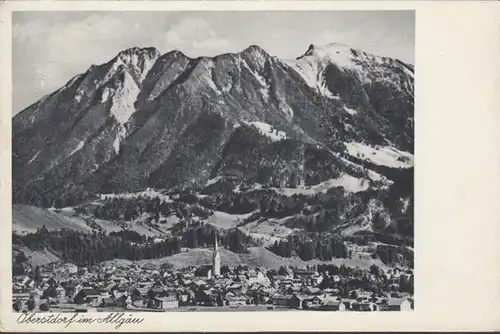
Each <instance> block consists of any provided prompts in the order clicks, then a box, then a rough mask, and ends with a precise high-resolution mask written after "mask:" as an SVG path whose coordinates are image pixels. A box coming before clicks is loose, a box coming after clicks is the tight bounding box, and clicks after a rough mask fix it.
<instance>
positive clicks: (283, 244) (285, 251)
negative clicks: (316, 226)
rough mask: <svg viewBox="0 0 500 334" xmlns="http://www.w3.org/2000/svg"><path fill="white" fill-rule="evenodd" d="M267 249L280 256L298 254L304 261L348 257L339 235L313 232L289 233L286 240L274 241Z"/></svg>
mask: <svg viewBox="0 0 500 334" xmlns="http://www.w3.org/2000/svg"><path fill="white" fill-rule="evenodd" d="M269 250H271V251H272V252H273V253H275V254H277V255H279V256H282V257H293V256H298V257H299V258H300V259H302V260H304V261H309V260H313V259H318V260H321V261H330V260H332V259H333V258H348V257H349V253H348V251H347V247H346V246H345V244H344V240H343V239H342V237H341V236H339V235H334V234H333V235H332V234H323V233H315V232H313V233H307V234H293V235H290V236H288V238H287V239H286V240H279V241H275V243H274V245H272V246H271V247H270V248H269Z"/></svg>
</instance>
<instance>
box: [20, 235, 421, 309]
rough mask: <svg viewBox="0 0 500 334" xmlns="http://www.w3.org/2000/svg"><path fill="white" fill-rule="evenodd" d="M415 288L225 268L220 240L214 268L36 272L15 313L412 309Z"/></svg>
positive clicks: (284, 270) (378, 272) (335, 271)
mask: <svg viewBox="0 0 500 334" xmlns="http://www.w3.org/2000/svg"><path fill="white" fill-rule="evenodd" d="M319 267H321V268H319ZM328 269H330V270H331V272H329V271H328ZM412 291H413V272H412V270H409V269H408V270H402V269H399V268H391V269H388V270H385V271H384V270H382V269H380V268H378V267H375V266H372V267H371V268H370V269H369V270H366V269H364V270H363V269H360V268H347V267H340V268H338V267H329V266H328V265H325V266H321V265H320V266H316V268H315V267H306V268H290V267H286V266H281V267H280V268H279V269H278V270H276V269H266V268H248V267H247V266H243V265H238V266H237V267H235V268H229V267H228V266H222V267H221V260H220V255H219V249H218V245H217V240H216V242H215V247H214V253H213V259H212V264H211V265H204V266H198V267H194V266H190V267H186V268H181V269H174V268H173V267H172V266H171V265H169V264H164V265H160V266H158V265H156V264H154V263H146V264H144V265H142V266H139V265H137V264H132V265H130V264H127V265H117V264H113V263H101V264H99V265H96V266H93V267H91V268H86V267H77V266H76V265H74V264H70V263H53V264H49V265H46V266H43V267H37V268H36V269H34V270H33V271H32V272H31V273H29V274H27V275H20V276H14V277H13V285H12V302H13V309H14V311H16V312H58V313H59V312H72V313H73V312H116V311H127V312H134V311H136V312H141V311H142V312H165V311H251V310H255V311H268V310H276V311H280V310H293V309H297V310H318V311H411V310H412V309H413V295H412V293H411V292H412Z"/></svg>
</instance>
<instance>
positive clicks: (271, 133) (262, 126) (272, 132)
mask: <svg viewBox="0 0 500 334" xmlns="http://www.w3.org/2000/svg"><path fill="white" fill-rule="evenodd" d="M244 122H245V121H244ZM245 124H247V125H250V126H253V127H254V128H256V129H257V130H258V131H259V133H260V134H261V135H263V136H266V137H268V138H269V139H271V140H272V141H280V140H283V139H286V138H287V135H286V133H285V132H283V131H280V130H277V129H274V128H273V126H272V125H271V124H267V123H264V122H259V121H256V122H245Z"/></svg>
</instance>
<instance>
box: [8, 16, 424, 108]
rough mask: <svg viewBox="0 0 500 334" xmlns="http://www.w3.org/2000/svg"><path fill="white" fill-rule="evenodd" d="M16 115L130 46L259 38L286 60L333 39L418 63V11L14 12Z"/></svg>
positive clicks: (223, 48) (233, 46) (212, 50)
mask: <svg viewBox="0 0 500 334" xmlns="http://www.w3.org/2000/svg"><path fill="white" fill-rule="evenodd" d="M12 23H13V27H12V59H13V60H12V66H13V68H12V76H13V78H12V85H13V114H14V115H15V114H17V113H18V112H19V111H21V110H22V109H24V108H25V107H27V106H29V105H30V104H32V103H34V102H36V101H37V100H39V99H40V98H42V97H43V96H44V95H46V94H49V93H51V92H53V91H55V90H57V89H58V88H60V87H61V86H63V85H64V84H65V83H66V82H67V81H68V80H69V79H71V78H72V77H73V76H75V75H77V74H79V73H82V72H85V71H86V70H87V69H88V68H89V67H90V65H92V64H102V63H105V62H107V61H109V60H110V59H112V58H113V57H114V56H116V54H117V53H118V52H120V51H122V50H124V49H127V48H130V47H134V46H138V47H149V46H154V47H156V48H157V49H158V50H159V51H160V52H161V53H166V52H168V51H171V50H174V49H177V50H181V51H182V52H184V53H185V54H186V55H188V56H190V57H199V56H215V55H217V54H221V53H227V52H239V51H241V50H243V49H245V48H246V47H248V46H249V45H252V44H257V45H259V46H261V47H262V48H263V49H264V50H266V51H267V52H268V53H269V54H271V55H273V56H277V57H280V58H283V59H293V58H296V57H298V56H300V55H302V54H303V53H304V52H305V51H306V50H307V48H308V47H309V45H310V44H315V45H322V44H328V43H332V42H337V43H342V44H347V45H349V46H351V47H352V48H356V49H360V50H363V51H365V52H369V53H373V54H376V55H381V56H388V57H393V58H398V59H400V60H403V61H405V62H409V63H411V64H414V53H415V14H414V12H413V11H269V12H262V11H255V12H249V11H246V12H172V11H170V12H130V11H129V12H91V11H88V12H82V11H78V12H76V11H68V12H64V11H60V12H34V11H33V12H29V11H28V12H14V13H13V17H12Z"/></svg>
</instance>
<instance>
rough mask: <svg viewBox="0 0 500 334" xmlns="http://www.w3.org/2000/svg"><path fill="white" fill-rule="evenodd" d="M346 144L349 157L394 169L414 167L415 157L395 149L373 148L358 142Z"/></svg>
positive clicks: (385, 147) (388, 147)
mask: <svg viewBox="0 0 500 334" xmlns="http://www.w3.org/2000/svg"><path fill="white" fill-rule="evenodd" d="M345 144H346V147H347V152H348V153H349V155H351V156H353V157H357V158H360V159H366V160H368V161H370V162H372V163H374V164H377V165H382V166H387V167H393V168H409V167H412V166H413V155H412V154H410V153H407V152H403V151H400V150H398V149H396V148H394V147H390V146H376V147H371V146H368V145H366V144H362V143H357V142H350V143H345Z"/></svg>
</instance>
